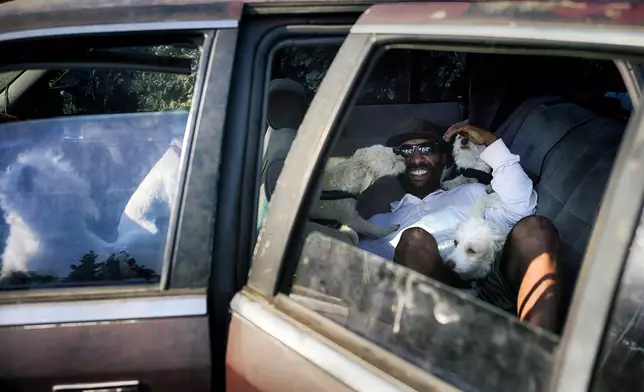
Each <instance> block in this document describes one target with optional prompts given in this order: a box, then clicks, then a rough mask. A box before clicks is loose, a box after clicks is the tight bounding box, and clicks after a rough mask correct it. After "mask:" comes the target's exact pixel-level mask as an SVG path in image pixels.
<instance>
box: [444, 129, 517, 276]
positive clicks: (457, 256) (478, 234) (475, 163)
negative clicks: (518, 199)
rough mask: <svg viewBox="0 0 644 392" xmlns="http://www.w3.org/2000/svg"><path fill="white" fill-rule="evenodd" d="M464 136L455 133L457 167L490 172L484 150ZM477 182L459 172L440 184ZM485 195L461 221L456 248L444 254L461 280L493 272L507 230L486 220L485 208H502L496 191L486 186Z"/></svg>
mask: <svg viewBox="0 0 644 392" xmlns="http://www.w3.org/2000/svg"><path fill="white" fill-rule="evenodd" d="M462 140H463V136H461V135H457V136H456V138H455V141H454V147H453V150H452V154H453V156H454V163H455V165H456V166H457V167H458V168H462V169H475V170H481V171H484V172H486V173H490V172H491V171H492V168H491V167H490V166H489V165H488V164H486V163H485V162H483V160H482V159H481V153H482V152H483V150H484V149H485V147H484V146H480V145H477V144H474V143H472V142H471V141H469V140H468V142H467V143H466V144H463V143H462ZM470 182H476V179H472V178H466V177H464V176H462V175H459V176H457V177H455V178H454V179H452V180H449V181H445V182H443V183H442V188H443V189H453V188H455V187H457V186H459V185H462V184H465V183H470ZM487 192H488V193H489V194H488V195H486V196H484V197H483V198H482V199H480V200H478V201H476V202H475V203H473V204H472V205H471V206H470V209H469V210H470V211H469V212H470V217H469V218H468V219H466V220H465V221H463V222H461V223H460V224H459V225H458V227H457V229H456V234H455V236H454V241H455V247H454V249H453V250H452V251H451V252H450V253H449V255H448V256H447V257H446V260H445V261H446V262H448V261H452V262H454V271H455V272H456V273H457V274H458V275H459V276H460V277H461V278H462V279H464V280H477V279H482V278H485V277H486V276H487V275H489V273H490V272H491V271H492V267H493V265H494V261H495V259H496V256H497V254H498V252H500V251H501V249H502V248H503V245H504V243H505V239H506V236H507V233H508V230H507V229H506V228H505V227H501V226H499V225H495V224H494V223H492V222H490V221H488V220H486V219H485V212H486V211H487V210H488V209H494V208H496V209H501V208H503V203H502V201H501V199H500V198H499V196H498V194H496V193H491V192H493V190H492V188H491V186H488V189H487Z"/></svg>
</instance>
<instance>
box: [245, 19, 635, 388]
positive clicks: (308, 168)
mask: <svg viewBox="0 0 644 392" xmlns="http://www.w3.org/2000/svg"><path fill="white" fill-rule="evenodd" d="M393 34H399V35H398V36H395V35H393ZM406 38H410V39H418V38H422V39H425V40H428V41H429V40H432V41H438V42H441V43H449V44H454V45H459V44H463V43H469V44H471V43H479V44H480V43H488V44H489V42H490V41H493V42H495V43H497V42H498V43H505V44H514V45H524V46H525V45H526V44H539V45H541V46H554V47H555V48H557V49H559V50H566V49H574V47H575V46H576V45H577V46H578V45H584V47H583V50H584V52H591V51H595V52H603V54H604V55H605V54H610V53H611V52H622V53H623V52H625V51H628V52H629V53H630V54H633V53H644V51H642V48H644V34H641V33H639V30H635V29H632V30H625V29H622V28H612V29H606V30H601V29H597V28H590V27H579V28H576V29H572V28H568V29H566V28H560V27H557V26H553V25H546V24H542V25H540V29H535V28H532V27H531V28H527V27H524V26H519V27H517V26H489V25H487V26H486V25H481V24H476V23H473V24H472V25H468V26H465V25H455V24H454V25H445V24H443V25H439V24H428V25H422V26H418V25H407V26H406V25H354V27H353V28H352V31H351V34H350V35H349V36H348V37H347V39H346V40H345V43H344V44H343V46H342V48H341V49H340V52H339V53H338V55H337V56H336V59H335V60H334V61H333V63H332V65H331V67H330V69H329V71H328V73H327V76H326V77H325V79H324V80H323V82H322V84H321V86H320V89H319V91H318V93H317V94H316V96H315V97H314V99H313V102H312V104H311V106H310V109H313V110H309V111H307V113H306V116H305V118H304V121H303V123H302V125H301V127H300V130H299V132H298V135H297V137H296V138H295V141H294V143H293V146H292V149H291V152H290V153H289V155H288V156H287V158H286V162H285V165H284V169H283V171H282V174H281V177H280V181H278V184H277V186H276V190H275V196H274V197H273V198H272V200H271V204H270V205H269V211H268V215H267V219H266V223H265V226H264V228H263V229H262V231H261V233H260V238H259V240H258V241H257V245H256V248H255V252H254V260H253V264H252V268H251V276H250V279H249V285H250V286H252V288H253V289H254V290H256V291H257V292H259V293H260V294H261V295H263V296H266V297H269V298H270V297H272V296H273V295H274V294H275V293H276V291H277V290H278V284H279V279H280V274H281V273H282V270H283V269H284V267H283V265H282V263H283V260H285V259H286V258H288V257H289V256H290V255H289V253H288V252H289V243H290V241H291V239H292V238H294V236H295V235H297V234H296V233H291V231H292V230H293V228H294V227H295V224H296V221H297V219H298V215H299V211H300V209H302V208H303V206H304V202H305V200H306V199H305V198H306V197H307V191H309V186H310V184H309V182H310V180H311V178H312V177H313V175H314V172H315V170H316V169H319V162H311V159H310V158H311V157H318V158H319V157H320V156H321V154H323V152H324V149H325V148H326V146H327V144H328V143H329V142H330V140H331V139H332V137H333V135H332V133H333V129H334V128H335V125H336V123H337V121H338V116H339V115H340V114H341V111H342V107H343V106H344V103H345V101H346V99H347V96H348V94H349V91H350V89H351V87H352V85H353V84H354V83H355V78H356V76H357V72H358V69H359V68H360V67H361V66H362V63H363V62H364V59H365V58H366V56H367V54H368V53H369V52H370V50H371V47H372V46H373V44H374V43H376V42H378V43H381V42H382V43H385V44H390V43H394V42H397V41H401V40H404V39H406ZM563 44H568V45H570V46H566V45H563ZM613 57H615V56H614V55H613ZM618 67H619V65H618ZM621 71H622V72H623V69H622V70H621ZM628 80H629V79H625V83H627V84H628V83H629V82H628ZM638 98H639V97H638V96H637V95H636V96H635V103H634V108H635V111H634V114H633V116H632V118H631V121H630V123H629V127H628V128H627V131H626V133H625V136H624V139H623V141H622V144H621V146H620V150H619V153H618V156H617V158H616V161H615V164H614V166H613V169H612V172H611V177H610V180H609V183H608V185H607V188H606V193H605V194H604V197H603V201H602V207H601V210H600V213H599V216H598V218H597V221H596V224H595V225H594V228H593V232H592V236H591V239H590V241H589V244H588V249H587V252H586V254H585V258H584V267H583V268H582V270H581V273H580V277H579V280H578V283H577V287H576V291H575V296H574V299H573V302H572V305H571V308H570V314H569V318H568V322H567V325H566V329H565V331H564V334H563V339H562V344H561V346H560V348H559V350H558V354H557V359H556V362H555V364H554V374H553V376H552V379H551V380H550V381H551V384H550V390H551V391H557V392H577V391H579V392H581V391H585V390H586V389H587V387H588V385H589V381H590V379H591V377H592V371H593V365H594V362H595V358H596V355H597V352H598V348H599V343H600V342H601V338H602V333H603V330H604V327H605V324H606V322H607V316H608V312H609V310H610V306H611V301H612V298H613V295H614V292H615V290H616V287H617V284H618V277H619V273H620V271H621V268H622V264H623V262H624V260H625V257H626V254H625V253H626V250H627V248H628V245H629V242H630V239H631V236H632V234H633V230H634V228H635V227H636V225H637V219H638V217H639V209H640V207H641V201H642V195H644V178H643V177H641V176H639V177H638V172H637V170H638V168H640V167H642V166H644V148H642V146H643V145H644V129H643V127H644V124H643V122H644V119H643V118H642V114H641V111H640V110H639V106H636V105H637V101H638ZM316 161H317V159H316ZM640 171H641V170H640ZM625 173H627V174H625ZM640 174H641V173H640ZM630 177H633V178H635V179H634V180H633V179H630ZM633 195H635V197H633ZM606 260H615V262H612V263H606V262H605V261H606Z"/></svg>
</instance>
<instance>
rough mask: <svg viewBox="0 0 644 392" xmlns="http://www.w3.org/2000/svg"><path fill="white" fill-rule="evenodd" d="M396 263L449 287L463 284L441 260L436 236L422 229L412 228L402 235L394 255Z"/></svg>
mask: <svg viewBox="0 0 644 392" xmlns="http://www.w3.org/2000/svg"><path fill="white" fill-rule="evenodd" d="M394 263H396V264H400V265H402V266H405V267H407V268H409V269H412V270H414V271H416V272H418V273H421V274H423V275H425V276H428V277H430V278H433V279H435V280H438V281H439V282H442V283H446V284H448V285H452V286H454V285H457V284H458V283H459V282H461V280H460V278H459V277H458V275H457V274H456V273H455V272H454V271H452V270H451V269H450V268H448V267H447V266H446V265H445V263H443V260H441V256H440V253H438V244H437V243H436V239H435V238H434V236H433V235H431V234H430V233H428V232H426V231H425V230H423V229H421V228H420V227H412V228H411V229H407V230H405V231H404V232H403V233H402V235H401V236H400V241H399V242H398V246H396V251H395V253H394Z"/></svg>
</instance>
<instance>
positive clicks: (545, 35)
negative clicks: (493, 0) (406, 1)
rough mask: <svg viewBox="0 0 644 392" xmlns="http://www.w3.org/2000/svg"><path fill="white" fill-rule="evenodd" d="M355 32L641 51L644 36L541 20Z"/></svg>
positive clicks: (364, 27)
mask: <svg viewBox="0 0 644 392" xmlns="http://www.w3.org/2000/svg"><path fill="white" fill-rule="evenodd" d="M351 34H379V35H410V36H412V35H413V36H424V37H426V38H429V36H431V38H432V39H440V40H449V41H454V40H477V41H483V40H484V41H487V42H489V41H490V40H495V41H498V42H512V43H523V44H525V43H540V44H565V45H593V46H607V47H613V48H615V47H617V48H631V49H636V50H640V49H641V48H642V47H644V36H642V35H641V34H639V30H636V29H633V28H630V29H625V28H620V27H613V26H611V27H609V28H607V29H602V28H597V27H593V26H589V25H581V24H575V25H573V26H570V27H562V26H561V25H556V24H548V23H539V24H534V25H532V26H525V25H520V24H513V23H511V22H506V23H505V24H497V25H495V24H492V25H490V24H482V23H477V22H476V21H472V22H471V23H467V24H466V23H435V24H430V23H428V24H408V25H402V24H356V25H354V26H353V27H352V28H351Z"/></svg>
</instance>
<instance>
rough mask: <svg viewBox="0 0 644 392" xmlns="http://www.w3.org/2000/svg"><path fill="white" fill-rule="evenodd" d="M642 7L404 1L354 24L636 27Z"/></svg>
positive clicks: (642, 14) (376, 8)
mask: <svg viewBox="0 0 644 392" xmlns="http://www.w3.org/2000/svg"><path fill="white" fill-rule="evenodd" d="M643 20H644V4H641V3H628V2H597V3H582V2H572V1H567V2H538V3H537V2H531V3H530V5H526V4H525V3H522V2H520V1H517V2H502V3H496V2H453V3H446V2H407V3H400V2H399V3H395V2H392V3H387V4H377V5H374V6H373V7H372V8H370V9H369V11H367V12H365V13H364V14H362V16H360V18H359V19H358V22H357V23H356V24H381V23H385V24H397V23H401V24H426V23H438V24H440V23H443V22H448V23H464V24H467V23H469V22H471V21H479V22H480V21H485V22H495V21H496V22H502V23H510V22H511V23H514V24H516V23H520V24H529V23H531V22H539V23H553V24H556V23H559V24H562V23H563V24H567V25H569V24H571V23H583V24H586V25H588V24H590V25H599V24H604V25H615V26H620V25H635V26H637V25H639V24H641V23H642V21H643Z"/></svg>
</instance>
